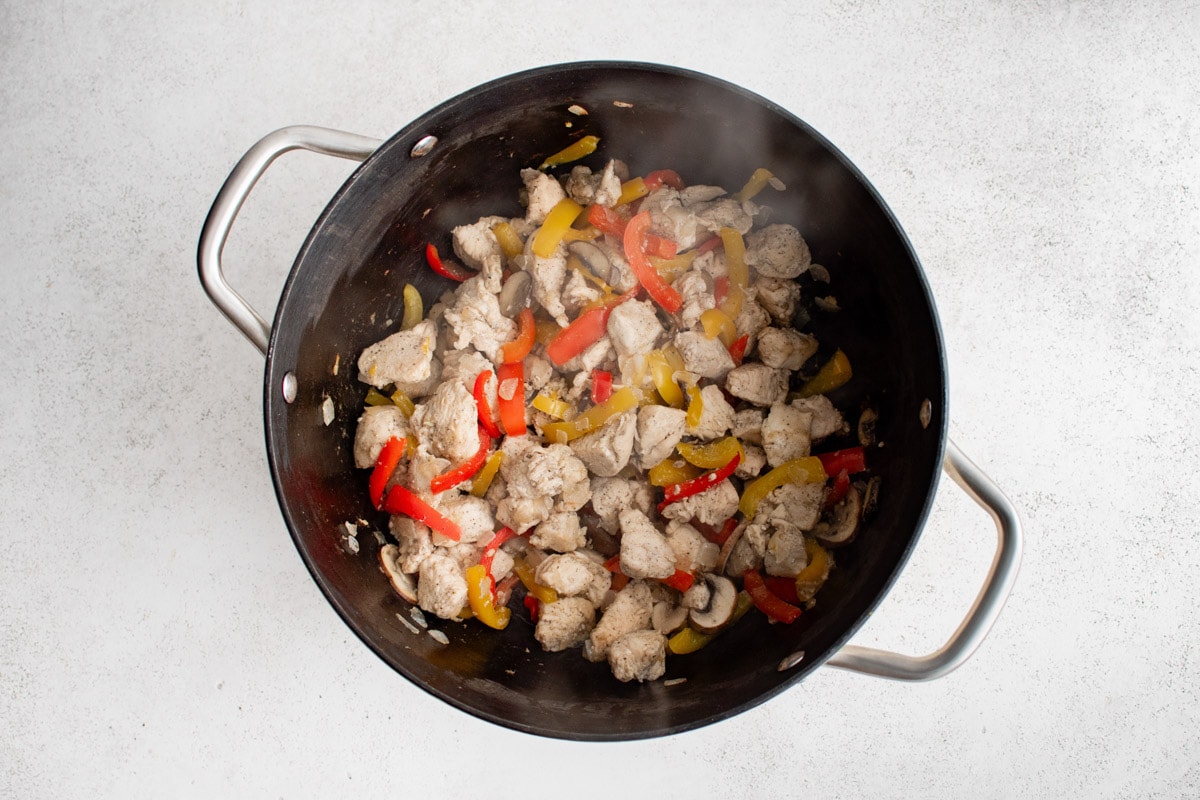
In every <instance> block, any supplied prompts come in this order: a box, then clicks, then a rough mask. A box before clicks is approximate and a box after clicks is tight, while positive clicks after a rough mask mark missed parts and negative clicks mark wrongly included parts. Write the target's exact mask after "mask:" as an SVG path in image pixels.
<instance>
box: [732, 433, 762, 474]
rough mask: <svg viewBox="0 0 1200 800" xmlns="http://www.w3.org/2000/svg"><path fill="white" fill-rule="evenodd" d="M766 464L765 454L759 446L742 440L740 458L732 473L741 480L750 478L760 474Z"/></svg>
mask: <svg viewBox="0 0 1200 800" xmlns="http://www.w3.org/2000/svg"><path fill="white" fill-rule="evenodd" d="M735 435H736V434H735ZM766 465H767V454H766V452H765V451H764V450H763V449H762V448H761V447H759V446H757V445H753V444H750V443H749V442H742V460H741V461H740V462H738V465H737V469H736V470H734V473H733V474H734V475H736V476H737V477H739V478H741V479H742V480H750V479H751V478H757V477H758V476H759V475H761V474H762V471H763V467H765V466H766Z"/></svg>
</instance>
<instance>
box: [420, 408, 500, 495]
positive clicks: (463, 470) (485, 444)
mask: <svg viewBox="0 0 1200 800" xmlns="http://www.w3.org/2000/svg"><path fill="white" fill-rule="evenodd" d="M491 446H492V440H491V438H490V437H489V436H488V433H487V431H485V430H484V429H483V426H482V425H480V426H479V449H478V450H476V451H475V455H473V456H471V457H470V458H469V459H467V460H466V461H464V462H463V463H461V464H459V465H458V466H457V467H454V468H452V469H450V470H448V471H447V472H443V473H442V474H441V475H438V476H437V477H436V478H434V479H433V480H431V481H429V491H431V492H433V493H434V494H439V493H441V492H444V491H446V490H447V489H452V488H454V487H455V486H457V485H458V484H460V483H462V482H463V481H465V480H467V479H468V478H470V477H471V476H473V475H474V474H475V473H476V472H479V468H480V467H482V466H483V462H485V461H487V457H488V450H489V449H490V448H491Z"/></svg>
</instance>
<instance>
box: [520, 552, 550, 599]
mask: <svg viewBox="0 0 1200 800" xmlns="http://www.w3.org/2000/svg"><path fill="white" fill-rule="evenodd" d="M513 570H514V571H515V572H516V573H517V577H519V578H520V579H521V583H522V584H524V586H525V591H527V592H529V594H531V595H533V596H534V597H536V598H537V599H538V600H541V601H542V602H543V603H557V602H558V592H556V591H554V590H553V589H551V588H550V587H549V586H543V585H542V584H540V583H538V582H537V581H536V580H535V579H534V571H533V567H531V566H529V562H528V561H526V560H525V559H523V558H517V559H514V560H513Z"/></svg>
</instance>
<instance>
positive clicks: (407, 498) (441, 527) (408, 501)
mask: <svg viewBox="0 0 1200 800" xmlns="http://www.w3.org/2000/svg"><path fill="white" fill-rule="evenodd" d="M383 510H384V511H386V512H388V513H389V514H403V515H404V516H406V517H412V518H413V519H415V520H416V521H417V522H423V523H425V524H426V525H428V526H429V527H430V528H431V529H433V530H435V531H437V532H438V533H440V534H441V535H442V536H445V537H446V538H447V539H451V540H453V541H456V542H457V541H458V540H459V539H461V538H462V529H461V528H459V527H458V523H456V522H455V521H454V520H452V519H448V518H446V517H444V516H442V515H441V513H440V512H439V511H438V510H437V509H436V508H434V507H433V506H431V505H429V503H426V502H425V501H424V500H422V499H421V498H420V497H418V496H417V495H415V494H413V493H412V492H410V491H409V490H408V489H405V488H404V487H403V486H393V487H392V488H391V489H389V490H388V493H387V497H386V498H385V499H384V501H383Z"/></svg>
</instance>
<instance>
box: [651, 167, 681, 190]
mask: <svg viewBox="0 0 1200 800" xmlns="http://www.w3.org/2000/svg"><path fill="white" fill-rule="evenodd" d="M643 182H644V183H645V184H646V188H647V189H649V190H650V191H654V190H655V189H659V188H661V187H663V186H670V187H671V188H672V189H675V190H676V191H679V190H680V189H682V188H683V186H684V184H683V178H681V177H679V173H678V172H676V171H675V170H673V169H656V170H654V171H653V172H649V173H646V177H645V179H644V181H643Z"/></svg>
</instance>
